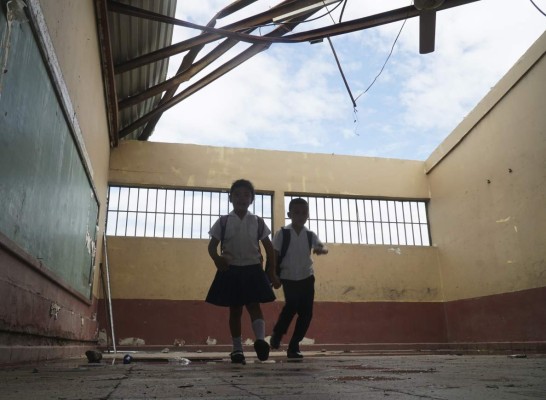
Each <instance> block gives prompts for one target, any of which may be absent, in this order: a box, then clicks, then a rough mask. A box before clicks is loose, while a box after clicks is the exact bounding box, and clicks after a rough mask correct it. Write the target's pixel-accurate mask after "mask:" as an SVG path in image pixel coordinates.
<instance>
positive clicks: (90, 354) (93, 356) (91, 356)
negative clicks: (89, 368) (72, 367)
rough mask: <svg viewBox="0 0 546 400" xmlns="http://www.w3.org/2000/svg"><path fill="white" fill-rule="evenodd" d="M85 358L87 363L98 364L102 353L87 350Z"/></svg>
mask: <svg viewBox="0 0 546 400" xmlns="http://www.w3.org/2000/svg"><path fill="white" fill-rule="evenodd" d="M85 356H86V357H87V362H89V363H100V360H102V353H101V352H100V351H97V350H87V351H86V352H85Z"/></svg>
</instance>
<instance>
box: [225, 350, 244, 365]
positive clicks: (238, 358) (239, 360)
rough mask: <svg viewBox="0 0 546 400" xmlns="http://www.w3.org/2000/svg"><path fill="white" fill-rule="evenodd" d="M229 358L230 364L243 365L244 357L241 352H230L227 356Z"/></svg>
mask: <svg viewBox="0 0 546 400" xmlns="http://www.w3.org/2000/svg"><path fill="white" fill-rule="evenodd" d="M229 356H230V357H231V363H232V364H245V363H246V361H245V355H244V354H243V352H242V351H241V350H235V351H232V352H231V354H230V355H229Z"/></svg>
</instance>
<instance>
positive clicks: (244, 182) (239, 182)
mask: <svg viewBox="0 0 546 400" xmlns="http://www.w3.org/2000/svg"><path fill="white" fill-rule="evenodd" d="M241 187H242V188H246V189H248V190H250V193H251V194H252V201H254V185H253V184H252V182H250V181H247V180H246V179H238V180H236V181H235V182H233V183H232V184H231V189H229V196H230V197H231V195H232V193H233V191H234V190H235V189H238V188H241Z"/></svg>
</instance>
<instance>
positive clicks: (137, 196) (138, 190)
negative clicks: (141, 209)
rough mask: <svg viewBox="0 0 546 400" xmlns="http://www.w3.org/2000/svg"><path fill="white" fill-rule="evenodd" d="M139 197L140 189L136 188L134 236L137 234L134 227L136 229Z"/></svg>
mask: <svg viewBox="0 0 546 400" xmlns="http://www.w3.org/2000/svg"><path fill="white" fill-rule="evenodd" d="M139 199H140V189H137V195H136V210H135V236H136V235H137V234H136V229H137V225H138V201H139Z"/></svg>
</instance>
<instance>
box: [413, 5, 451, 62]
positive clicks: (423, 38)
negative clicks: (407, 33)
mask: <svg viewBox="0 0 546 400" xmlns="http://www.w3.org/2000/svg"><path fill="white" fill-rule="evenodd" d="M443 2H444V0H414V1H413V5H414V6H415V8H417V9H418V10H419V11H421V15H420V16H419V53H421V54H427V53H432V52H433V51H434V41H435V36H436V9H437V8H438V7H440V6H441V5H442V4H443Z"/></svg>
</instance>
